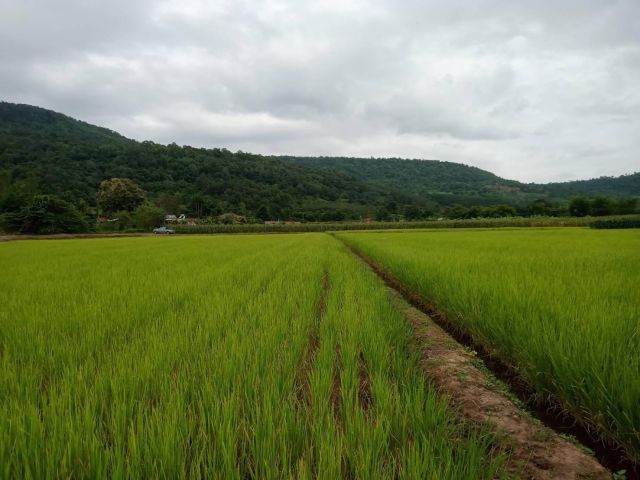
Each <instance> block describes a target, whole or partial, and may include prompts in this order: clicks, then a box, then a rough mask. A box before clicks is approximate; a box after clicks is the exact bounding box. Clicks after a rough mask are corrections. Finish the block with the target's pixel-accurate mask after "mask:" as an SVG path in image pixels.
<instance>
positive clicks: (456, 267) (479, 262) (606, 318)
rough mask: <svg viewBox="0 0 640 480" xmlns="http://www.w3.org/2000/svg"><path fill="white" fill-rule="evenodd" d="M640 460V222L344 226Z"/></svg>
mask: <svg viewBox="0 0 640 480" xmlns="http://www.w3.org/2000/svg"><path fill="white" fill-rule="evenodd" d="M338 237H339V238H340V239H341V240H343V241H345V242H346V243H347V244H348V245H350V246H351V247H353V248H355V249H357V250H358V251H359V252H361V253H363V254H364V255H366V256H367V257H369V258H371V259H372V260H373V261H375V262H376V263H377V264H378V265H380V266H381V267H382V268H384V269H385V270H387V271H388V272H390V273H391V274H393V275H394V276H395V277H396V278H398V279H399V280H400V281H401V282H403V284H404V285H405V286H406V287H407V288H408V289H409V290H411V291H413V292H416V293H418V294H420V295H421V296H422V297H423V298H424V299H426V300H428V301H430V302H433V303H434V304H435V305H436V306H437V307H438V308H439V309H440V310H441V311H444V312H445V313H446V317H447V319H448V321H449V322H450V323H452V324H453V325H454V326H455V327H457V328H459V329H461V330H463V331H465V332H470V333H471V334H472V335H473V336H474V338H475V340H476V341H477V342H478V343H480V344H481V345H483V346H484V347H485V348H486V349H487V350H489V351H490V352H492V353H493V354H495V355H497V356H498V357H499V358H500V359H502V360H503V361H505V362H506V363H507V364H509V365H510V366H511V367H513V368H514V370H515V371H517V372H519V373H520V374H521V375H522V376H523V377H524V379H525V380H526V381H527V383H528V384H529V385H531V386H532V387H533V388H534V389H535V390H536V391H537V392H538V394H539V395H540V396H541V397H545V396H551V397H553V398H554V399H555V400H557V401H559V402H560V404H561V405H562V406H563V407H564V409H565V410H566V411H567V412H568V413H570V414H571V415H572V416H573V417H574V418H578V419H581V420H582V421H583V422H584V423H585V424H587V425H588V426H591V427H594V428H595V429H596V430H597V431H598V432H599V433H600V434H601V435H602V436H604V437H605V438H609V439H611V440H613V441H615V442H616V443H619V444H622V445H623V446H624V447H625V449H626V452H627V454H628V455H629V456H630V457H632V458H635V460H636V461H638V460H639V459H640V288H639V285H640V232H639V231H637V230H626V231H593V230H584V229H539V230H519V231H514V230H494V231H464V232H461V231H457V232H452V231H439V232H435V231H431V232H405V233H394V232H391V233H340V234H338Z"/></svg>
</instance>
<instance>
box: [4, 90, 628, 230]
mask: <svg viewBox="0 0 640 480" xmlns="http://www.w3.org/2000/svg"><path fill="white" fill-rule="evenodd" d="M111 178H126V179H131V180H133V181H134V182H135V183H136V184H138V185H139V186H140V187H141V188H142V190H143V191H144V192H145V193H146V195H147V199H148V200H149V201H151V202H152V203H153V204H155V205H157V206H159V207H160V208H161V209H162V210H163V211H164V212H165V213H174V214H175V213H186V214H187V215H189V216H193V217H198V218H205V217H209V218H215V217H218V216H220V215H223V214H228V213H233V214H234V215H237V216H241V217H244V218H247V219H249V220H251V219H253V220H255V221H262V220H268V219H273V220H277V219H281V220H297V221H303V222H309V221H321V222H327V221H342V220H350V219H360V218H364V217H374V218H376V219H378V220H397V219H400V218H403V219H407V220H414V219H421V218H428V217H430V216H433V215H434V214H436V215H446V216H448V217H450V218H475V217H490V216H505V215H507V216H508V215H515V214H516V213H519V214H524V215H529V214H537V215H539V214H542V215H562V214H567V213H571V212H569V210H568V209H567V204H568V201H569V199H570V198H571V197H572V196H574V195H576V194H580V195H600V194H603V195H609V196H614V197H616V196H617V197H623V196H639V195H640V174H633V175H627V176H624V177H619V178H615V179H613V178H601V179H596V180H589V181H584V182H569V183H560V184H558V183H556V184H549V185H534V184H530V185H525V184H522V183H519V182H515V181H512V180H505V179H502V178H500V177H498V176H496V175H494V174H492V173H490V172H487V171H484V170H481V169H479V168H475V167H469V166H466V165H461V164H456V163H451V162H440V161H432V160H422V161H421V160H400V159H357V158H326V157H313V158H311V157H309V158H306V157H305V158H299V157H274V156H262V155H254V154H249V153H244V152H236V153H233V152H230V151H229V150H226V149H224V148H222V149H221V148H213V149H205V148H194V147H189V146H178V145H176V144H170V145H160V144H156V143H153V142H147V141H145V142H138V141H134V140H130V139H127V138H125V137H123V136H121V135H119V134H118V133H116V132H113V131H111V130H108V129H105V128H100V127H96V126H93V125H90V124H88V123H85V122H81V121H78V120H74V119H72V118H70V117H67V116H65V115H62V114H59V113H56V112H52V111H50V110H45V109H43V108H38V107H33V106H29V105H16V104H11V103H6V102H3V103H0V215H3V214H7V213H8V214H12V213H15V212H20V211H22V212H23V217H24V216H25V215H27V214H26V213H24V209H25V208H27V207H29V208H31V210H32V211H33V210H34V209H35V210H38V209H40V210H42V208H44V207H42V205H45V206H46V205H49V206H50V205H54V206H56V208H57V209H58V210H62V211H67V210H69V208H70V207H68V206H65V205H63V204H61V203H60V202H59V201H58V200H57V198H54V199H51V198H45V199H42V198H37V196H38V195H53V196H55V197H59V198H60V200H62V201H66V202H68V203H69V204H70V205H71V206H73V207H74V208H75V209H77V211H78V212H79V214H80V215H82V216H84V217H85V218H86V219H87V220H88V224H90V223H91V222H95V218H96V216H97V215H99V214H100V213H101V212H100V209H99V208H98V207H99V205H97V203H96V193H97V190H98V187H99V185H100V183H101V182H103V181H104V180H107V179H111ZM34 201H35V202H36V207H33V204H34ZM605 203H606V202H605ZM496 206H497V207H498V208H494V207H496ZM605 206H606V205H605ZM534 207H535V208H534ZM46 208H49V209H51V208H53V207H46ZM633 208H635V206H633V205H632V206H631V210H633ZM599 211H602V212H604V213H601V214H611V213H614V214H615V213H628V212H626V211H625V212H623V211H622V210H621V209H618V208H617V207H615V208H604V209H602V208H600V209H599ZM103 213H109V212H103ZM571 214H573V213H571ZM582 214H583V215H584V214H587V215H588V214H589V210H588V208H587V210H586V213H584V212H583V213H582ZM28 215H32V213H29V214H28ZM28 215H27V216H28ZM74 215H75V213H74ZM234 218H236V217H234ZM21 222H22V223H21ZM5 223H6V222H5ZM9 223H11V222H9ZM13 223H16V222H13ZM17 223H20V224H23V223H24V222H23V220H22V219H20V221H19V222H17ZM79 228H80V227H79ZM82 228H83V227H82Z"/></svg>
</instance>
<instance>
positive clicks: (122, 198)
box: [96, 178, 146, 213]
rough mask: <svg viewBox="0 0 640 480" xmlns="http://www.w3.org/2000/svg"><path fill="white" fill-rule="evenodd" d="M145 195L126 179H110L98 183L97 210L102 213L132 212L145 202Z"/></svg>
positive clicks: (137, 186) (136, 185) (132, 182)
mask: <svg viewBox="0 0 640 480" xmlns="http://www.w3.org/2000/svg"><path fill="white" fill-rule="evenodd" d="M145 198H146V197H145V193H144V191H143V190H142V188H140V186H139V185H138V184H136V183H135V182H134V181H132V180H130V179H128V178H112V179H111V180H104V181H102V182H101V183H100V187H99V188H98V193H97V195H96V199H97V203H98V208H100V209H101V210H102V211H103V212H106V213H112V212H117V211H122V210H124V211H129V212H130V211H132V210H135V208H136V207H138V206H139V205H141V204H142V203H143V202H144V201H145Z"/></svg>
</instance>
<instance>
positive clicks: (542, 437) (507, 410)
mask: <svg viewBox="0 0 640 480" xmlns="http://www.w3.org/2000/svg"><path fill="white" fill-rule="evenodd" d="M354 253H356V255H358V256H359V257H360V258H361V259H362V260H363V261H364V262H365V263H366V264H368V265H369V267H370V268H372V270H373V271H374V272H375V273H376V274H378V275H379V276H380V277H382V279H383V280H384V281H385V283H386V284H387V286H388V287H389V288H388V291H389V295H390V296H391V297H392V299H393V300H394V302H395V303H396V304H397V306H398V308H399V309H400V310H401V311H402V312H403V313H404V315H405V317H406V319H407V321H408V322H409V324H410V325H411V328H412V330H413V338H412V347H413V348H414V349H415V350H416V351H417V352H418V353H419V358H420V362H421V366H422V368H423V370H424V372H425V374H426V376H427V377H429V378H430V380H431V381H432V382H433V384H434V385H435V387H436V388H437V389H438V391H439V392H440V393H441V394H443V395H444V396H446V397H447V398H449V399H450V401H451V402H452V403H453V404H454V405H455V406H457V407H458V408H459V410H460V412H461V414H462V415H463V416H464V417H465V418H466V419H468V420H469V421H471V422H474V423H480V424H488V425H490V426H491V427H493V428H494V430H495V431H496V433H497V435H498V437H499V438H500V439H501V441H500V444H501V445H502V446H503V448H504V449H505V450H506V452H507V453H508V461H507V465H506V469H507V472H508V474H509V475H512V476H514V477H515V478H526V479H536V480H538V479H608V478H611V474H610V473H609V472H608V471H607V469H606V468H604V467H603V466H602V465H601V464H600V463H599V462H598V461H597V460H596V459H595V458H593V457H592V456H591V455H589V454H588V453H586V452H585V451H583V450H581V449H580V448H579V447H578V446H576V445H574V444H573V443H571V442H570V441H569V440H567V439H565V438H564V437H562V436H560V435H558V434H557V433H556V432H554V431H553V430H551V429H550V428H548V427H545V426H544V425H542V424H541V423H540V422H538V421H536V420H535V419H533V418H532V417H531V416H530V415H529V414H528V413H527V412H525V411H523V410H521V409H520V408H519V407H518V406H517V405H516V404H515V403H514V402H513V401H512V400H511V399H510V398H509V396H508V395H507V394H505V393H503V392H501V391H498V390H496V389H495V387H494V386H493V385H494V380H493V378H492V377H490V376H489V374H487V373H486V372H485V371H484V370H481V369H480V368H478V367H477V366H476V365H475V363H474V356H473V355H471V354H470V353H469V352H467V351H466V350H465V348H464V347H463V346H462V345H461V344H459V343H458V342H457V341H455V340H454V339H453V338H452V337H451V336H450V335H449V334H448V333H447V332H445V331H444V330H443V329H442V328H441V327H439V326H438V325H437V324H436V323H435V322H434V321H433V320H432V319H431V318H430V317H429V316H427V315H426V314H425V313H423V312H422V311H420V310H418V309H417V308H414V307H412V306H411V305H410V304H409V303H407V301H405V300H404V299H403V298H402V295H401V294H400V292H402V294H404V295H405V298H406V295H407V292H406V289H404V287H403V285H402V284H400V283H399V282H398V281H397V280H395V279H394V278H393V277H391V276H389V275H388V274H386V272H384V271H383V270H382V269H380V267H378V266H377V265H376V264H375V263H373V262H372V261H371V260H369V259H367V258H366V257H364V256H362V255H359V254H358V253H357V252H354ZM394 283H395V284H394ZM409 300H411V299H409ZM416 302H417V303H415V302H413V301H412V302H411V303H414V304H417V305H421V304H423V303H424V302H421V300H420V299H416Z"/></svg>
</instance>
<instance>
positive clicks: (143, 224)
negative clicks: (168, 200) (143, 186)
mask: <svg viewBox="0 0 640 480" xmlns="http://www.w3.org/2000/svg"><path fill="white" fill-rule="evenodd" d="M133 218H134V222H135V224H136V226H137V227H139V228H144V229H151V228H154V227H158V226H160V225H162V223H163V221H164V210H163V209H162V208H160V207H159V206H157V205H156V204H154V203H151V202H145V203H143V204H141V205H139V206H138V208H136V209H135V210H134V212H133Z"/></svg>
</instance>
